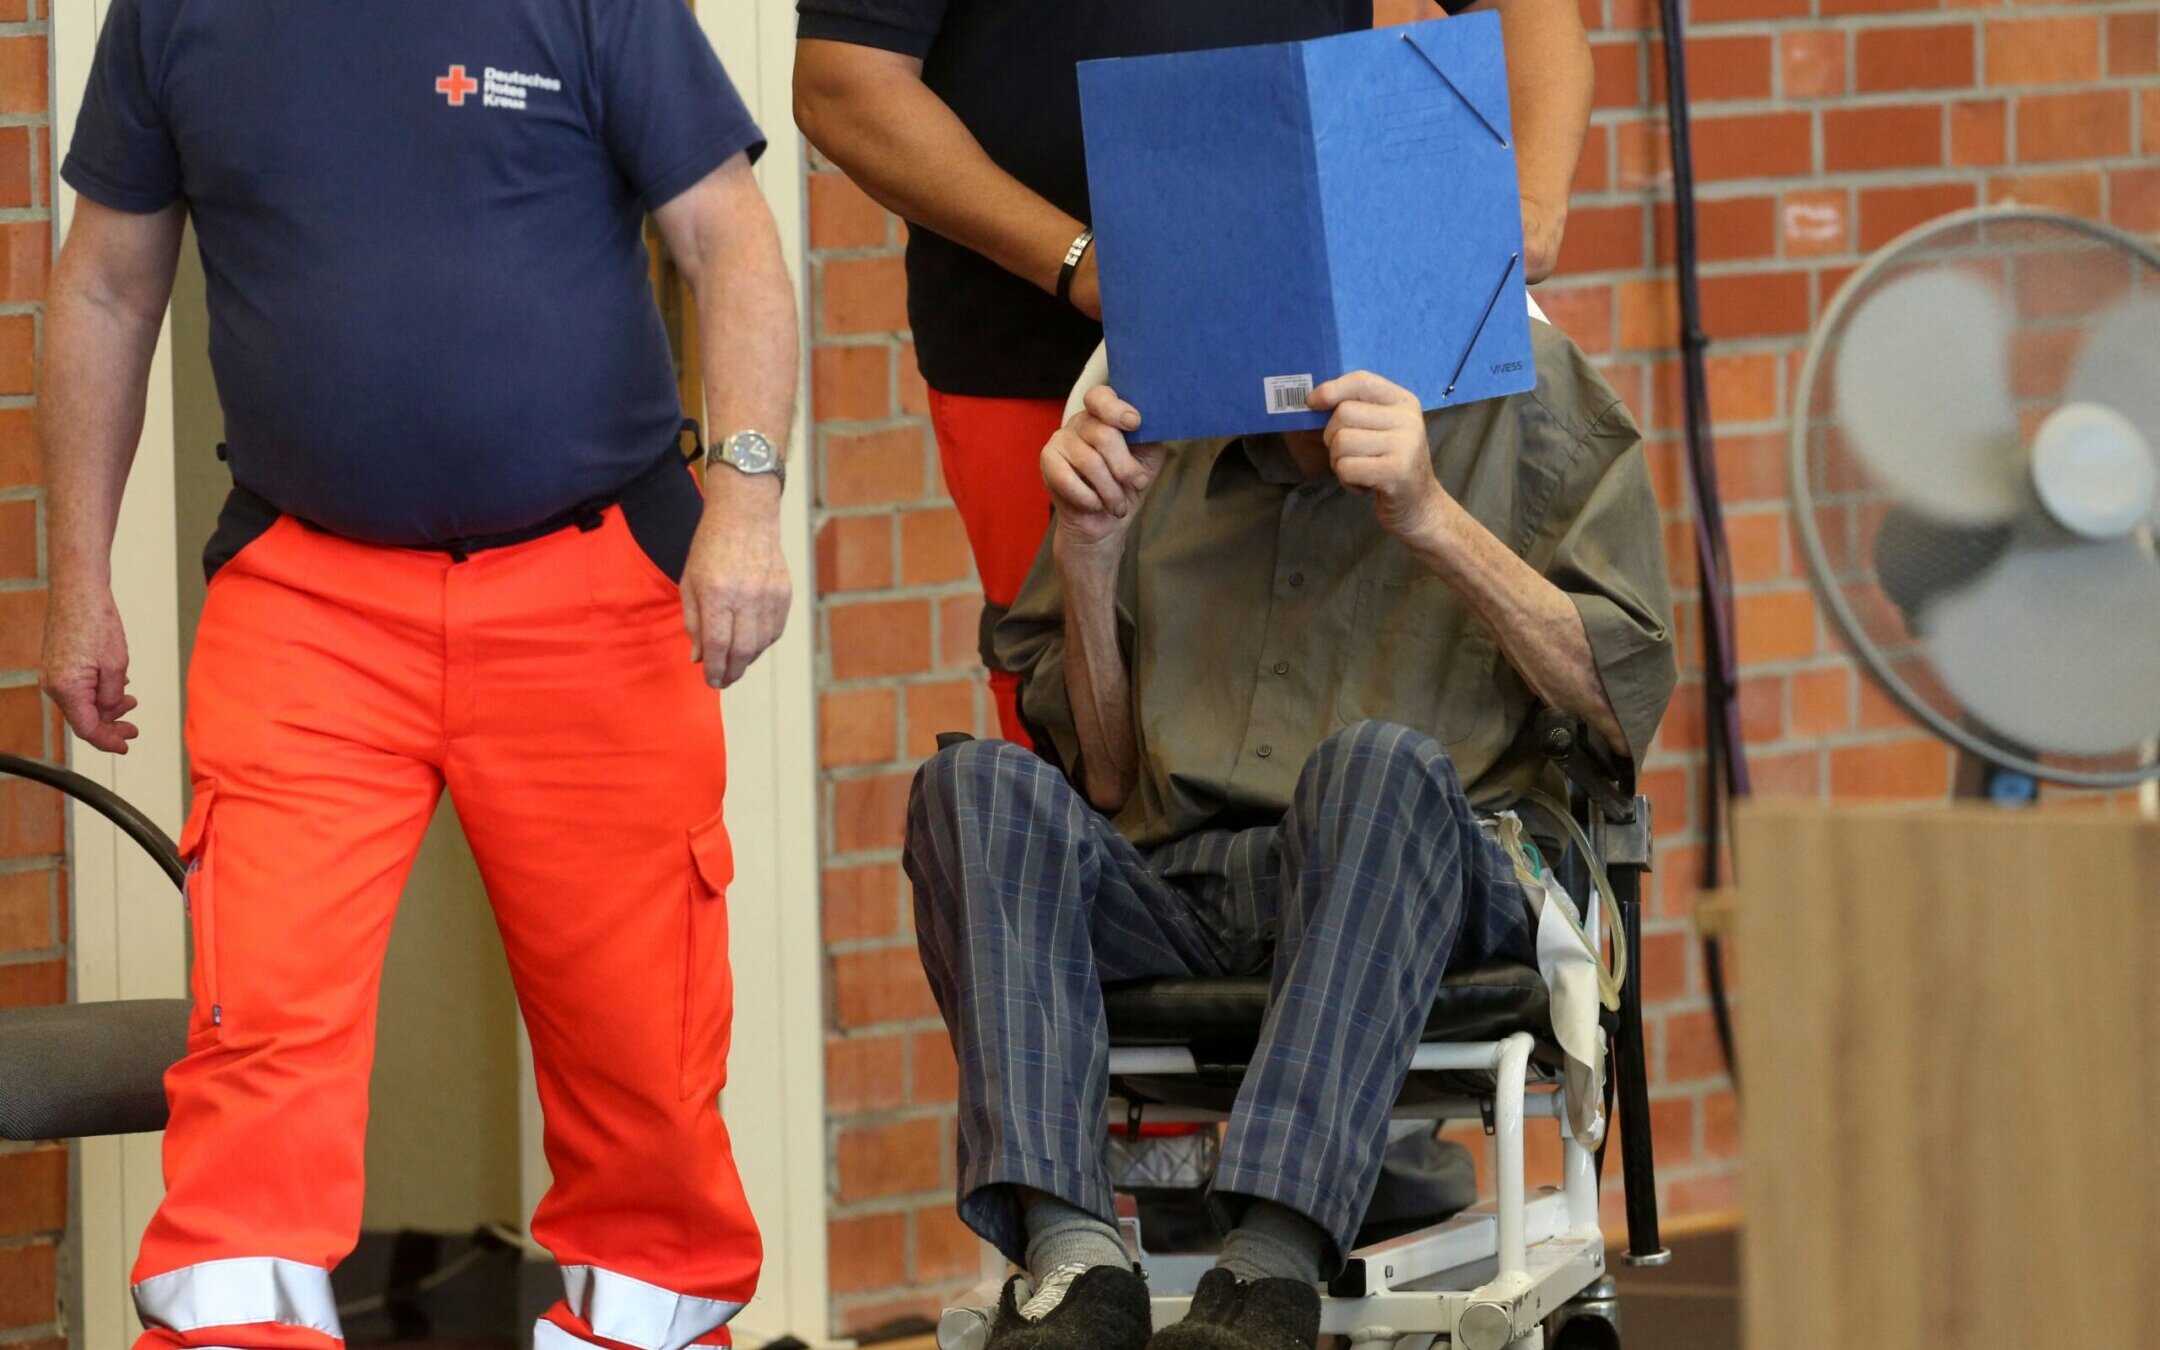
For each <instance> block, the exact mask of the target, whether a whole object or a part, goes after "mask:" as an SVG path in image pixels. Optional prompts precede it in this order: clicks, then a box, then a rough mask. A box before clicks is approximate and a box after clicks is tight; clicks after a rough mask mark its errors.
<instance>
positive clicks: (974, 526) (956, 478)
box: [930, 389, 1065, 745]
mask: <svg viewBox="0 0 2160 1350" xmlns="http://www.w3.org/2000/svg"><path fill="white" fill-rule="evenodd" d="M1064 420H1065V401H1064V400H1063V399H1054V398H973V397H969V396H966V395H962V394H941V393H939V392H938V391H937V390H935V389H933V390H931V391H930V426H931V428H932V429H933V430H934V431H935V432H936V433H937V443H938V459H939V461H940V462H941V463H942V464H943V465H944V469H945V487H946V490H947V491H949V492H951V493H952V499H953V505H954V506H955V507H958V508H959V511H960V523H961V524H962V526H964V527H965V528H966V530H967V537H968V548H969V549H970V550H971V551H972V552H973V553H974V554H975V571H976V574H977V575H979V576H980V577H981V578H982V587H983V599H984V601H985V602H986V603H987V604H989V606H990V607H991V612H992V614H993V616H994V615H995V614H997V613H1000V612H1002V611H1004V610H1006V609H1008V608H1010V607H1011V605H1012V602H1013V600H1014V599H1015V598H1016V597H1018V596H1019V594H1020V586H1021V583H1023V582H1025V581H1026V580H1027V574H1028V569H1029V568H1031V567H1033V566H1034V565H1035V555H1036V554H1037V553H1038V552H1040V551H1041V549H1042V542H1043V536H1044V535H1046V534H1048V533H1049V530H1050V489H1048V488H1046V487H1044V486H1043V480H1042V469H1041V458H1042V448H1043V446H1044V444H1046V443H1047V442H1048V441H1049V439H1050V437H1051V435H1052V434H1053V433H1055V432H1056V431H1057V429H1058V427H1059V426H1061V425H1063V423H1064ZM985 646H987V644H985ZM983 658H984V659H983V663H984V664H985V665H989V666H990V692H991V694H992V695H993V696H994V697H995V698H996V700H997V710H998V725H999V727H1000V728H1001V729H1002V730H1003V731H1004V734H1005V738H1006V739H1007V740H1011V741H1018V742H1020V743H1021V744H1022V745H1025V744H1027V741H1028V737H1027V733H1026V732H1025V731H1024V730H1023V729H1022V727H1021V725H1020V714H1019V710H1018V708H1017V706H1016V702H1017V699H1018V695H1019V690H1020V680H1019V677H1018V676H1015V675H1008V674H1006V673H1005V672H1003V671H1001V670H999V669H998V668H997V667H996V666H995V665H991V664H990V660H989V653H988V651H987V650H986V651H985V652H984V653H983Z"/></svg>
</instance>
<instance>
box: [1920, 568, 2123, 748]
mask: <svg viewBox="0 0 2160 1350" xmlns="http://www.w3.org/2000/svg"><path fill="white" fill-rule="evenodd" d="M1928 617H1929V624H1928V627H1929V632H1928V634H1927V639H1926V641H1927V649H1928V654H1929V656H1930V657H1931V658H1932V659H1933V660H1934V663H1935V668H1936V670H1937V672H1938V673H1940V674H1941V676H1942V679H1943V683H1944V684H1945V685H1946V686H1947V687H1948V688H1949V690H1950V692H1951V693H1952V694H1954V695H1956V696H1957V698H1958V701H1959V702H1961V703H1963V704H1964V705H1965V710H1966V711H1967V712H1968V713H1971V714H1972V715H1973V716H1975V717H1977V718H1979V719H1980V720H1982V721H1984V722H1986V723H1987V724H1988V725H1990V726H1992V727H1993V728H1994V729H1995V730H1997V731H1999V732H2001V733H2002V734H2003V735H2005V736H2007V737H2009V738H2010V739H2011V740H2013V741H2016V742H2018V743H2020V744H2023V745H2028V746H2031V747H2033V748H2034V749H2036V750H2039V751H2042V752H2046V751H2057V752H2060V753H2064V754H2078V755H2101V754H2108V753H2111V752H2114V751H2119V750H2126V749H2129V748H2131V747H2133V746H2136V745H2139V744H2141V743H2142V742H2144V741H2146V740H2149V739H2151V738H2152V737H2153V736H2155V735H2160V560H2156V559H2155V558H2154V557H2153V555H2152V553H2151V552H2149V551H2148V550H2147V549H2146V547H2145V546H2144V545H2142V544H2140V543H2138V542H2137V541H2135V540H2129V539H2123V540H2113V541H2110V542H2107V543H2099V544H2084V543H2080V544H2068V545H2063V546H2060V547H2025V548H2018V549H2013V550H2012V551H2011V552H2010V553H2009V554H2007V555H2006V556H2005V557H2004V558H2003V560H2002V561H2001V562H1999V563H1997V564H1996V565H1995V566H1994V568H1993V569H1991V570H1990V571H1989V572H1988V574H1987V575H1986V576H1984V577H1982V578H1980V580H1979V581H1977V582H1975V583H1974V584H1973V585H1971V586H1968V587H1966V588H1964V589H1963V590H1960V591H1957V592H1955V593H1954V594H1952V595H1949V596H1945V597H1944V598H1942V599H1941V600H1939V601H1938V602H1936V604H1935V606H1934V607H1933V609H1932V610H1931V611H1930V612H1929V616H1928Z"/></svg>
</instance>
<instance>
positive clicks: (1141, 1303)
mask: <svg viewBox="0 0 2160 1350" xmlns="http://www.w3.org/2000/svg"><path fill="white" fill-rule="evenodd" d="M1025 1278H1026V1277H1025V1276H1021V1275H1015V1276H1013V1277H1012V1278H1011V1279H1009V1280H1007V1281H1006V1282H1005V1292H1004V1294H1003V1295H1002V1296H1000V1297H999V1299H998V1311H997V1320H996V1321H995V1322H993V1323H991V1325H990V1339H989V1341H988V1342H987V1343H986V1345H985V1350H1141V1348H1142V1347H1143V1346H1145V1345H1146V1344H1147V1340H1148V1327H1149V1320H1148V1291H1147V1281H1145V1280H1143V1279H1141V1278H1140V1277H1139V1276H1138V1275H1136V1274H1134V1273H1133V1272H1132V1271H1130V1270H1127V1269H1124V1268H1122V1267H1119V1266H1094V1267H1091V1268H1090V1269H1088V1270H1087V1271H1085V1272H1083V1273H1082V1274H1080V1275H1079V1276H1078V1277H1076V1278H1074V1280H1073V1281H1072V1284H1071V1285H1070V1286H1069V1287H1068V1288H1067V1289H1066V1290H1065V1297H1064V1298H1063V1299H1061V1300H1060V1301H1059V1302H1058V1305H1057V1306H1056V1307H1055V1308H1052V1309H1051V1310H1050V1311H1049V1312H1048V1313H1045V1314H1044V1315H1043V1316H1042V1318H1041V1319H1040V1320H1036V1319H1034V1318H1029V1317H1023V1316H1022V1315H1021V1313H1020V1306H1021V1304H1022V1302H1023V1301H1024V1300H1022V1299H1021V1298H1020V1296H1019V1290H1020V1288H1021V1286H1022V1283H1023V1282H1024V1280H1025ZM1055 1278H1056V1276H1055V1275H1053V1276H1052V1277H1051V1279H1055ZM1044 1283H1045V1285H1046V1286H1047V1285H1048V1284H1049V1281H1048V1280H1046V1281H1044Z"/></svg>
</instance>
